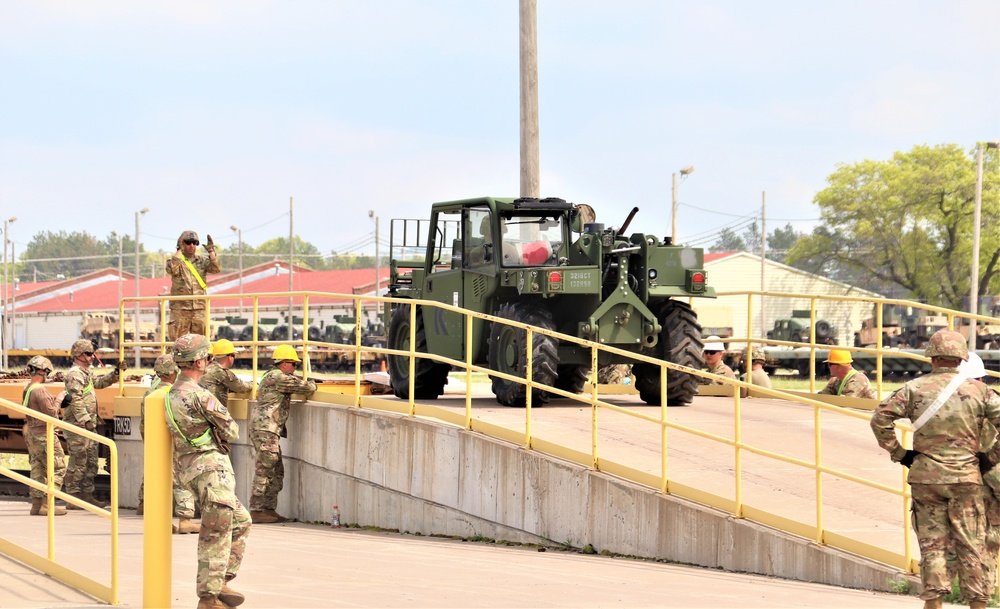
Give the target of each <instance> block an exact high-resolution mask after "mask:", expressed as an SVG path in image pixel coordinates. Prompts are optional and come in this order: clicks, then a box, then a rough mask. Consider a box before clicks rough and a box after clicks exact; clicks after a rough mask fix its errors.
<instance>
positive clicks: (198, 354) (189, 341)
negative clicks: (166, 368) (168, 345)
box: [174, 334, 210, 364]
mask: <svg viewBox="0 0 1000 609" xmlns="http://www.w3.org/2000/svg"><path fill="white" fill-rule="evenodd" d="M209 344H210V343H209V342H208V339H207V338H205V337H204V336H202V335H201V334H185V335H184V336H182V337H180V338H178V339H177V342H175V343H174V363H175V364H181V363H189V362H196V361H198V360H200V359H205V358H206V357H208V347H209Z"/></svg>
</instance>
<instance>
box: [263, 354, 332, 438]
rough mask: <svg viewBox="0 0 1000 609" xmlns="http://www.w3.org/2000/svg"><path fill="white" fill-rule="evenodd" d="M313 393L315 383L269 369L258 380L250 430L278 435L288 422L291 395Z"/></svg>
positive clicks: (275, 369)
mask: <svg viewBox="0 0 1000 609" xmlns="http://www.w3.org/2000/svg"><path fill="white" fill-rule="evenodd" d="M314 391H316V383H314V382H313V381H304V380H302V379H300V378H299V377H297V376H295V375H294V374H285V373H284V372H282V371H281V370H278V369H277V368H273V369H271V370H270V371H269V372H268V373H267V374H265V375H264V378H262V379H260V387H258V388H257V404H256V405H255V406H254V408H253V412H252V413H251V415H250V429H251V430H252V431H269V432H271V433H276V434H280V433H281V429H282V428H283V427H284V426H285V421H287V420H288V409H289V406H290V405H291V403H292V394H295V393H299V394H302V395H310V394H312V393H313V392H314Z"/></svg>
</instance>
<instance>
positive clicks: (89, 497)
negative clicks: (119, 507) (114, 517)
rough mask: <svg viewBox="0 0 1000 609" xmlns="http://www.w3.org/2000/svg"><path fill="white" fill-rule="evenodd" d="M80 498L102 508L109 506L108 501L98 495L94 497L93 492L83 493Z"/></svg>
mask: <svg viewBox="0 0 1000 609" xmlns="http://www.w3.org/2000/svg"><path fill="white" fill-rule="evenodd" d="M80 498H81V499H83V500H84V501H86V502H87V503H90V504H93V505H94V507H99V508H101V509H102V510H103V509H106V508H107V507H108V504H107V503H105V502H104V501H102V500H101V499H98V498H97V497H94V494H93V493H81V495H80Z"/></svg>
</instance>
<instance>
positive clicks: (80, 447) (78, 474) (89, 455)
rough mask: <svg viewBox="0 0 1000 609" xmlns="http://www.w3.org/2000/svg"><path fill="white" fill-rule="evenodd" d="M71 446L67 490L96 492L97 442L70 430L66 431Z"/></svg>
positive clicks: (76, 492)
mask: <svg viewBox="0 0 1000 609" xmlns="http://www.w3.org/2000/svg"><path fill="white" fill-rule="evenodd" d="M65 433H66V444H67V445H68V447H69V464H68V465H67V466H66V484H65V486H66V492H67V493H70V494H71V495H74V494H78V493H85V494H86V493H90V494H93V493H94V478H95V477H96V476H97V442H96V441H94V440H89V439H87V438H84V437H83V436H81V435H78V434H75V433H73V432H71V431H69V430H67V431H66V432H65Z"/></svg>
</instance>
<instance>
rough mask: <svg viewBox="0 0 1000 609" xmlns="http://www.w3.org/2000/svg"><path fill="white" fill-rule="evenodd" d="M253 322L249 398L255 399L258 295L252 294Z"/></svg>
mask: <svg viewBox="0 0 1000 609" xmlns="http://www.w3.org/2000/svg"><path fill="white" fill-rule="evenodd" d="M251 323H252V324H253V325H252V326H251V327H252V328H253V331H252V332H251V334H252V336H251V337H250V338H251V339H252V340H253V355H251V356H250V362H251V363H250V374H251V375H252V376H253V380H254V383H253V387H252V388H251V390H250V399H251V400H256V399H257V382H258V381H259V380H260V379H258V378H257V363H258V362H257V358H258V357H259V356H260V349H259V347H258V346H257V339H258V336H259V335H258V333H257V332H258V330H259V329H260V328H259V326H260V296H258V295H257V294H254V296H253V319H252V320H251Z"/></svg>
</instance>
